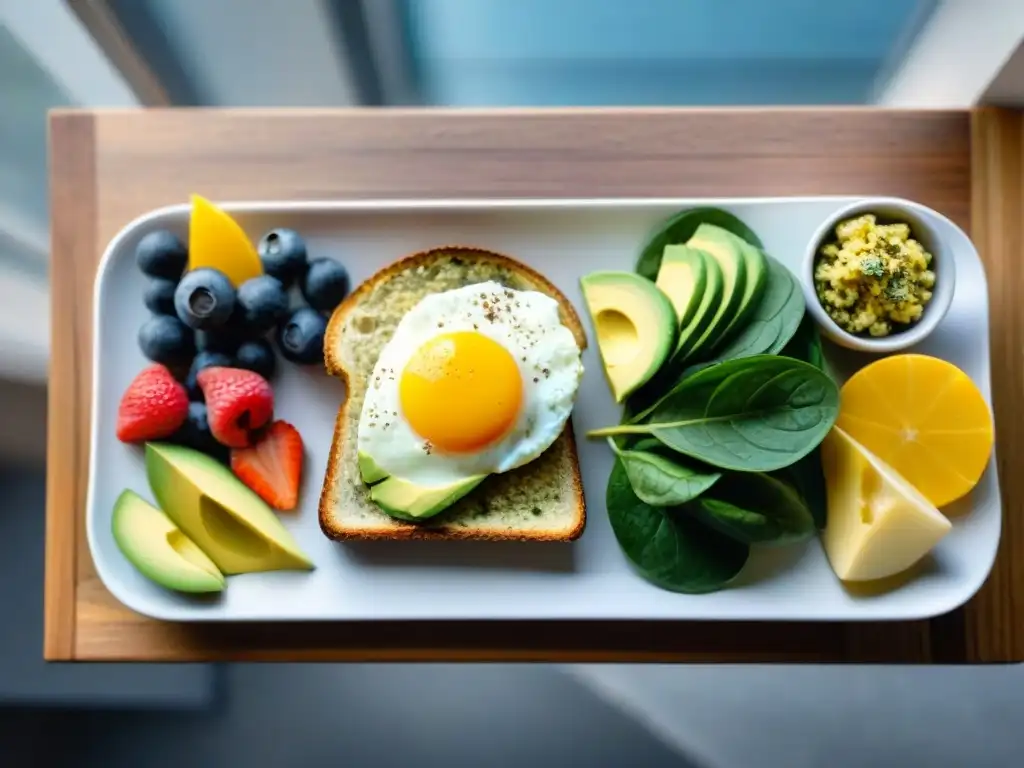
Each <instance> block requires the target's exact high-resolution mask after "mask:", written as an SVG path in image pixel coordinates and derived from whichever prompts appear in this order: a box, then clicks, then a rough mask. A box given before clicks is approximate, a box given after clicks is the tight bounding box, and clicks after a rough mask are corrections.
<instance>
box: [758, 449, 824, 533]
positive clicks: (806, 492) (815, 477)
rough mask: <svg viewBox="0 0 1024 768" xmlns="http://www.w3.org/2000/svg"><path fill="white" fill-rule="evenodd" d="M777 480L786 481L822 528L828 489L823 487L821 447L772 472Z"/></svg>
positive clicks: (816, 524)
mask: <svg viewBox="0 0 1024 768" xmlns="http://www.w3.org/2000/svg"><path fill="white" fill-rule="evenodd" d="M772 476H773V477H775V478H776V479H777V480H781V481H783V482H786V483H788V484H789V485H790V486H791V487H792V488H793V490H794V491H795V492H796V493H797V494H799V496H800V498H801V499H802V500H803V502H804V505H805V506H806V507H807V508H808V509H809V510H810V512H811V517H812V518H814V525H815V527H816V528H817V529H818V530H824V528H825V523H826V522H827V517H828V491H827V490H826V489H825V470H824V469H823V468H822V465H821V447H820V446H818V447H816V448H815V449H814V450H813V451H811V452H810V453H808V454H807V455H806V456H804V457H803V458H802V459H800V461H798V462H796V463H795V464H791V465H789V466H788V467H783V468H782V469H780V470H777V471H775V472H772Z"/></svg>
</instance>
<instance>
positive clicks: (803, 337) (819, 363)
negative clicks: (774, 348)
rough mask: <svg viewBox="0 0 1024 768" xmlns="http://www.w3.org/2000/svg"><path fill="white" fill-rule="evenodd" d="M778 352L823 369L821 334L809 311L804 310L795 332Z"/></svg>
mask: <svg viewBox="0 0 1024 768" xmlns="http://www.w3.org/2000/svg"><path fill="white" fill-rule="evenodd" d="M779 354H780V355H783V356H785V357H792V358H793V359H795V360H803V361H804V362H805V363H810V364H811V365H813V366H814V367H815V368H818V369H820V370H822V371H824V370H825V354H824V352H823V351H822V348H821V334H820V333H819V332H818V324H817V323H816V322H814V318H813V317H811V313H810V312H804V316H803V318H802V319H801V320H800V325H798V326H797V329H796V333H794V334H793V338H791V339H790V340H789V343H788V344H786V346H785V347H784V348H783V349H782V351H781V352H780V353H779Z"/></svg>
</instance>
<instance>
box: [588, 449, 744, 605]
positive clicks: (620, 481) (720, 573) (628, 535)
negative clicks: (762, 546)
mask: <svg viewBox="0 0 1024 768" xmlns="http://www.w3.org/2000/svg"><path fill="white" fill-rule="evenodd" d="M606 501H607V505H608V519H609V522H610V523H611V526H612V531H613V532H614V533H615V538H616V540H617V541H618V542H619V546H620V547H621V548H622V552H623V554H624V555H625V556H626V559H627V560H629V562H630V563H631V564H632V565H633V567H634V568H636V570H637V571H638V572H639V573H640V575H641V576H643V577H644V578H645V579H647V580H648V581H650V582H652V583H654V584H657V585H658V586H660V587H662V588H664V589H669V590H672V591H674V592H686V593H690V594H701V593H706V592H714V591H715V590H719V589H722V588H723V587H725V586H727V585H728V584H729V583H730V582H731V581H733V579H735V578H736V576H737V575H738V574H739V573H740V571H741V570H742V569H743V566H744V565H745V564H746V562H747V558H748V557H749V555H750V547H748V546H747V545H746V544H741V543H740V542H738V541H736V540H735V539H732V538H730V537H728V536H725V535H723V534H722V533H720V532H718V531H716V530H714V529H712V528H709V527H708V526H706V525H704V524H702V523H701V522H699V521H698V520H696V519H694V518H693V517H691V516H690V515H688V514H686V513H685V512H683V511H681V510H680V509H678V508H673V507H654V506H651V505H650V504H645V503H644V502H643V501H641V500H640V498H639V497H638V496H637V495H636V493H634V492H633V488H632V486H631V485H630V483H629V478H628V476H627V475H626V469H625V467H624V466H623V464H622V462H621V461H620V460H618V459H616V460H615V466H614V467H613V468H612V472H611V475H610V476H609V477H608V490H607V495H606Z"/></svg>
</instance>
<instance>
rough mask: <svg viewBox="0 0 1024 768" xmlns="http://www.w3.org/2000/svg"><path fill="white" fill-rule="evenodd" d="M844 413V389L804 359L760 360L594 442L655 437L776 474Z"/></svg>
mask: <svg viewBox="0 0 1024 768" xmlns="http://www.w3.org/2000/svg"><path fill="white" fill-rule="evenodd" d="M838 411H839V388H838V387H837V386H836V383H835V382H834V381H832V379H831V378H830V377H829V376H828V375H827V374H826V373H824V372H823V371H820V370H818V369H817V368H815V367H814V366H812V365H810V364H808V363H804V362H802V361H800V360H794V359H792V358H788V357H778V356H775V355H756V356H754V357H746V358H742V359H739V360H729V361H726V362H723V363H719V364H718V365H714V366H711V367H709V368H705V369H703V370H701V371H698V372H697V373H695V374H693V375H692V376H689V377H688V378H686V379H683V380H682V381H681V382H679V384H677V385H676V386H675V387H673V388H672V390H671V391H670V392H669V393H668V394H667V395H666V396H665V397H663V398H662V399H661V400H660V401H659V402H658V403H657V404H656V405H655V406H654V408H653V409H652V410H651V412H650V414H649V415H646V417H645V418H644V420H643V421H641V422H640V423H636V424H621V425H618V426H613V427H605V428H603V429H597V430H593V431H591V432H590V436H591V437H614V436H617V435H629V434H634V435H643V434H646V435H653V436H654V437H656V438H658V439H659V440H661V442H663V443H665V445H667V446H669V447H670V448H672V449H673V450H676V451H678V452H679V453H682V454H685V455H687V456H690V457H692V458H694V459H697V460H699V461H703V462H704V463H706V464H710V465H712V466H715V467H721V468H722V469H733V470H740V471H747V472H770V471H772V470H776V469H780V468H782V467H785V466H788V465H790V464H793V463H794V462H796V461H798V460H799V459H801V458H803V457H804V456H806V455H807V454H808V453H810V452H811V451H812V450H813V449H814V448H815V446H817V445H818V444H819V443H820V442H821V441H822V440H823V439H824V438H825V435H826V434H828V431H829V430H830V429H831V428H832V425H833V424H834V423H835V420H836V416H837V415H838Z"/></svg>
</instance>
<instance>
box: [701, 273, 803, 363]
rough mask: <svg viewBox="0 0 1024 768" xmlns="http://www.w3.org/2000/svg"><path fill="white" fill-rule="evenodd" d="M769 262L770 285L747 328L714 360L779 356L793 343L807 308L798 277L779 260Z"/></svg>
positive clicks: (766, 288)
mask: <svg viewBox="0 0 1024 768" xmlns="http://www.w3.org/2000/svg"><path fill="white" fill-rule="evenodd" d="M765 259H766V260H767V261H768V285H767V286H765V290H764V295H763V296H762V297H761V301H759V302H758V304H757V308H756V309H755V310H754V312H753V314H751V316H750V319H749V320H748V321H747V324H746V325H745V326H744V327H743V329H742V330H741V331H739V333H738V334H737V335H736V336H734V337H733V339H732V340H731V341H730V342H729V343H728V344H726V345H725V346H724V347H721V348H719V349H717V350H715V357H714V360H713V361H711V362H720V361H724V360H736V359H738V358H741V357H752V356H754V355H765V354H766V355H776V354H778V353H779V352H781V351H782V349H783V348H784V347H785V346H786V344H788V343H789V340H790V339H791V338H793V334H794V333H796V329H797V326H799V325H800V320H801V319H802V318H803V316H804V310H805V309H806V305H805V303H804V294H803V290H802V289H801V288H800V284H799V283H798V282H797V279H796V275H794V274H793V273H792V272H790V271H789V270H788V269H786V268H785V267H784V266H782V264H780V263H779V262H778V261H777V260H776V259H774V258H772V257H771V256H769V255H768V254H765Z"/></svg>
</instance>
